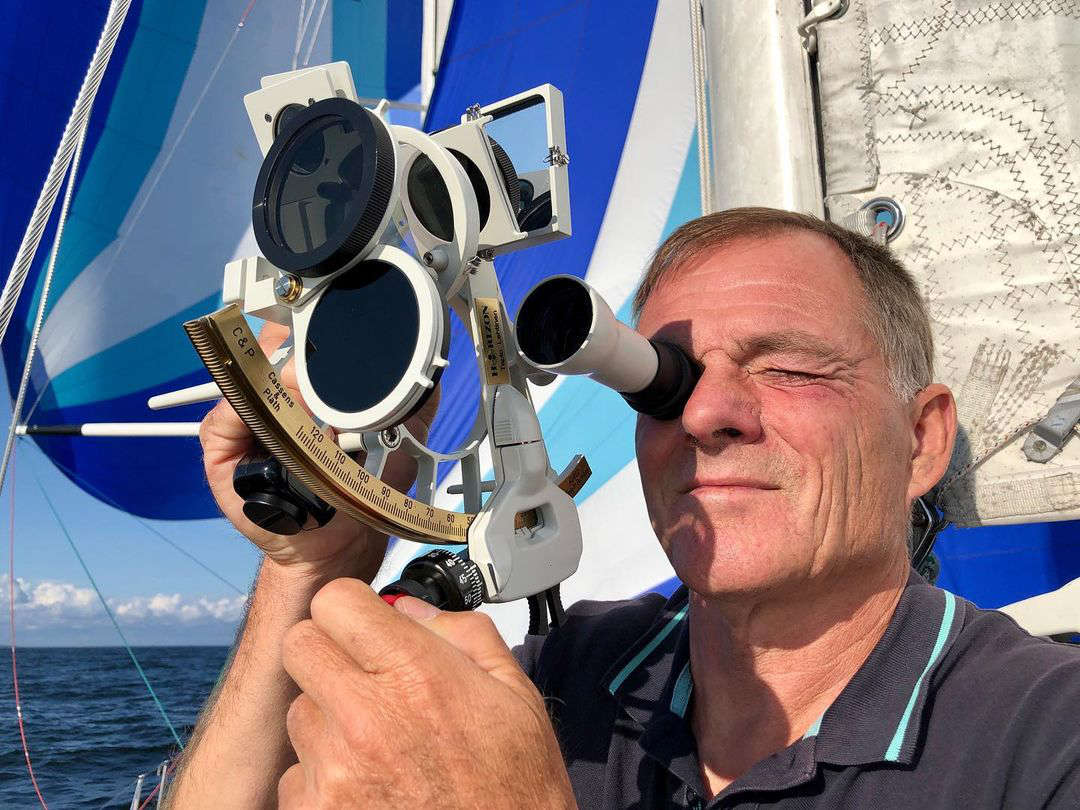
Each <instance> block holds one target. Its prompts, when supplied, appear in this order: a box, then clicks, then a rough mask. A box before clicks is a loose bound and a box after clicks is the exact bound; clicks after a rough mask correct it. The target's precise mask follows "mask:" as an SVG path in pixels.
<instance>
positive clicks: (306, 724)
mask: <svg viewBox="0 0 1080 810" xmlns="http://www.w3.org/2000/svg"><path fill="white" fill-rule="evenodd" d="M285 728H286V729H287V730H288V732H289V741H290V742H292V746H293V750H294V751H296V756H297V758H298V759H299V760H300V761H301V762H307V761H308V760H311V759H315V758H316V754H317V751H316V748H317V746H318V745H319V744H320V742H324V741H326V740H327V738H328V733H327V728H328V724H327V721H326V715H324V714H323V712H322V709H320V708H319V706H318V704H317V703H315V701H314V700H312V698H311V696H310V695H308V694H307V693H305V692H301V693H300V696H299V697H297V698H296V700H294V701H293V702H292V705H290V706H289V711H288V713H287V714H286V715H285Z"/></svg>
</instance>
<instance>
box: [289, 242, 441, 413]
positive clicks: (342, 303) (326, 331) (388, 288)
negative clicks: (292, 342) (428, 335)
mask: <svg viewBox="0 0 1080 810" xmlns="http://www.w3.org/2000/svg"><path fill="white" fill-rule="evenodd" d="M419 330H420V309H419V304H418V302H417V298H416V292H415V291H414V290H413V286H412V284H411V283H410V281H409V279H408V278H406V276H405V274H404V273H403V272H402V271H401V270H400V269H398V268H397V267H395V266H394V265H392V264H390V263H389V262H382V261H362V262H360V263H359V264H357V265H356V266H355V267H353V268H351V269H350V270H348V271H346V272H345V273H343V274H342V275H340V276H338V277H337V278H336V279H334V280H333V281H332V282H331V283H330V286H329V287H328V288H327V290H326V292H324V293H323V295H322V297H321V298H320V299H319V302H318V303H317V304H316V305H315V309H314V311H313V312H312V314H311V320H310V322H309V323H308V328H307V338H306V341H305V355H306V357H305V361H306V364H307V374H308V378H309V379H310V380H311V387H312V388H313V389H314V390H315V393H316V394H317V395H318V397H319V399H321V400H322V401H323V402H324V403H326V404H327V405H329V406H330V407H331V408H333V409H334V410H337V411H343V412H351V413H356V412H359V411H366V410H368V409H369V408H372V407H374V406H375V405H377V404H378V403H379V402H381V401H382V400H383V399H385V398H386V397H387V395H389V394H390V392H391V391H393V390H394V387H395V386H396V385H397V384H398V382H400V380H401V379H402V377H404V376H405V375H406V373H408V371H409V365H410V363H411V362H412V359H413V355H414V353H415V351H416V343H417V339H418V336H419ZM421 371H426V369H422V370H421Z"/></svg>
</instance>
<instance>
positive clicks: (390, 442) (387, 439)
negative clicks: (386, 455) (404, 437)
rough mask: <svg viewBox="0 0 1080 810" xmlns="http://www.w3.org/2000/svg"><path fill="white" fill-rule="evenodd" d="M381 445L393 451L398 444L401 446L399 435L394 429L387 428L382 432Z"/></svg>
mask: <svg viewBox="0 0 1080 810" xmlns="http://www.w3.org/2000/svg"><path fill="white" fill-rule="evenodd" d="M382 440H383V444H385V445H386V446H387V447H388V448H389V449H391V450H393V449H394V448H395V447H397V446H398V445H399V444H401V434H400V433H399V432H398V429H397V428H396V427H392V426H391V427H388V428H386V429H385V430H384V431H383V432H382Z"/></svg>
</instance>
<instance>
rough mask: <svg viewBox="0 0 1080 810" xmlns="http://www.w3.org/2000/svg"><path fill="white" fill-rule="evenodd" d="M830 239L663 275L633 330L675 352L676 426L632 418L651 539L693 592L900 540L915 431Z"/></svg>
mask: <svg viewBox="0 0 1080 810" xmlns="http://www.w3.org/2000/svg"><path fill="white" fill-rule="evenodd" d="M866 307H867V303H866V299H865V296H864V294H863V292H862V289H861V286H860V284H859V281H858V279H857V277H856V276H855V270H854V268H852V266H851V264H850V263H849V261H848V260H847V258H846V257H845V256H844V255H843V253H841V252H840V250H839V249H838V248H837V247H835V246H834V245H833V244H832V243H831V242H830V241H829V240H827V239H826V238H825V237H822V236H820V235H818V234H814V233H810V232H805V231H792V232H786V233H780V234H776V235H771V236H767V237H761V238H754V239H740V240H736V241H734V242H732V243H731V244H729V245H726V246H724V247H722V248H720V249H718V250H716V251H714V252H712V253H710V254H707V255H706V256H705V257H704V258H703V259H698V260H696V261H695V262H694V263H692V264H689V265H685V266H682V267H679V268H676V269H675V271H674V273H673V275H672V276H670V277H669V278H668V279H667V280H666V281H665V282H664V283H663V284H662V285H661V286H660V287H659V288H658V289H656V290H654V292H653V293H652V295H651V296H650V297H649V300H648V302H647V303H646V305H645V308H644V309H643V311H642V314H641V318H640V322H639V324H638V329H639V331H640V332H641V333H642V334H644V335H646V336H648V337H653V338H659V339H663V340H668V341H672V342H675V343H678V344H680V345H682V346H683V347H684V348H686V349H687V350H688V351H689V352H690V354H691V356H693V357H694V358H695V359H696V360H698V362H700V363H701V365H702V367H703V369H704V371H703V374H702V377H701V380H700V381H699V382H698V384H697V387H696V388H695V389H694V391H693V393H692V395H691V397H690V400H689V401H688V402H687V405H686V408H685V409H684V411H683V414H682V416H681V418H679V419H676V420H672V421H670V422H661V421H657V420H655V419H651V418H649V417H639V419H638V428H637V457H638V465H639V466H640V468H641V478H642V484H643V487H644V490H645V501H646V504H647V506H648V510H649V517H650V519H651V522H652V525H653V529H654V530H655V532H656V534H657V537H659V539H660V542H661V544H662V545H663V547H664V550H665V551H666V552H667V555H668V557H669V558H670V559H671V563H672V565H673V566H674V568H675V571H676V573H677V574H679V576H680V578H681V579H682V580H683V581H684V582H686V583H687V584H688V585H689V586H690V587H691V588H692V589H693V590H695V591H697V592H698V593H702V594H705V595H716V596H722V595H736V594H746V593H752V592H763V591H766V590H769V591H773V592H776V591H777V589H783V588H784V587H785V586H791V585H797V584H798V583H801V582H805V581H807V580H809V579H812V578H820V577H822V576H823V575H830V574H836V573H837V572H838V570H844V571H849V572H850V571H854V570H857V569H859V568H862V567H864V566H873V565H880V564H881V563H882V561H883V560H885V559H887V558H888V557H889V556H890V555H895V554H896V553H897V544H898V542H899V541H898V539H897V538H898V537H902V536H903V532H904V529H905V522H906V515H907V503H908V484H909V482H910V479H911V456H912V449H913V447H914V442H915V439H914V428H913V425H912V419H911V417H910V415H909V408H908V407H907V406H905V405H904V404H903V403H901V402H899V400H898V399H897V397H896V396H895V394H893V392H892V390H891V389H890V387H889V382H888V374H887V371H886V368H885V364H884V361H883V359H882V357H881V352H880V350H879V349H878V347H877V345H876V343H875V341H874V339H873V338H872V336H871V335H870V333H869V332H868V331H867V328H866V327H865V325H864V322H863V319H864V313H865V312H866Z"/></svg>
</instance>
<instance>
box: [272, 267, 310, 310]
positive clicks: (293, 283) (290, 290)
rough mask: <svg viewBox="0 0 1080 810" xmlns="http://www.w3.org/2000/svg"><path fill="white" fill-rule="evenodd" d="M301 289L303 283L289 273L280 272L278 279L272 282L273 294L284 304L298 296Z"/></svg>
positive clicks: (289, 302) (302, 289) (302, 288)
mask: <svg viewBox="0 0 1080 810" xmlns="http://www.w3.org/2000/svg"><path fill="white" fill-rule="evenodd" d="M303 291H304V285H303V283H302V282H301V281H300V279H298V278H297V277H296V276H293V275H290V274H289V273H282V274H281V275H280V276H278V280H277V281H275V282H274V295H276V296H277V297H278V299H279V300H280V301H284V302H285V303H286V304H291V303H292V302H293V301H295V300H296V299H297V298H299V297H300V293H301V292H303Z"/></svg>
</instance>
